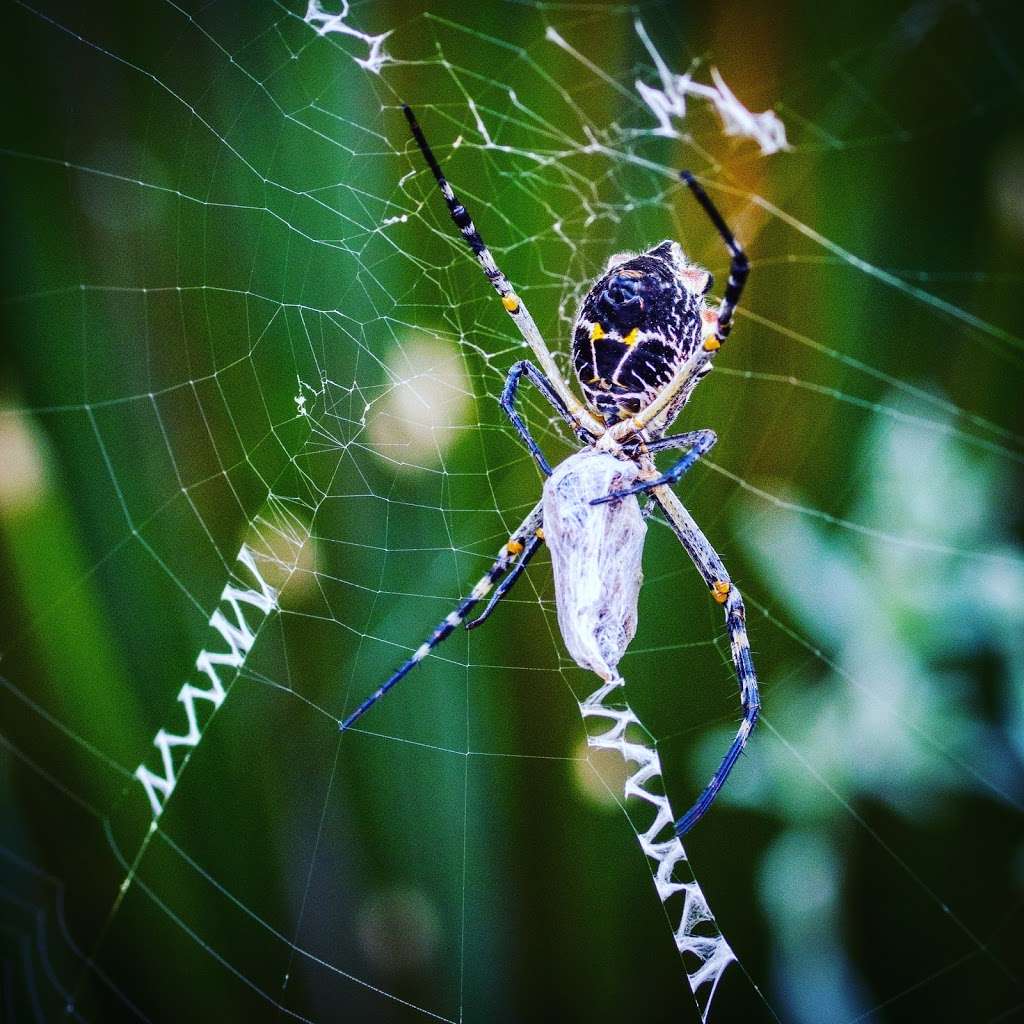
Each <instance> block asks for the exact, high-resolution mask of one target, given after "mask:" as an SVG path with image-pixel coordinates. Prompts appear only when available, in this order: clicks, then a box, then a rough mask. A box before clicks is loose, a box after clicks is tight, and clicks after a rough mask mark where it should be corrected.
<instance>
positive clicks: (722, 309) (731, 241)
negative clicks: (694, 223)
mask: <svg viewBox="0 0 1024 1024" xmlns="http://www.w3.org/2000/svg"><path fill="white" fill-rule="evenodd" d="M679 177H680V178H682V179H683V181H684V182H686V184H687V185H689V186H690V191H691V192H693V195H694V198H695V199H696V200H697V202H698V203H700V205H701V206H702V207H703V209H704V212H705V213H706V214H707V215H708V217H709V218H710V219H711V223H712V224H714V225H715V227H716V228H717V229H718V233H719V235H721V236H722V241H723V242H725V247H726V248H727V249H728V250H729V255H730V256H731V257H732V260H731V262H730V264H729V281H728V283H727V284H726V286H725V294H724V295H723V296H722V302H721V305H720V306H719V307H718V329H717V330H716V331H715V336H716V337H717V338H718V340H719V341H725V339H726V338H727V337H728V336H729V331H730V330H732V314H733V312H734V310H735V309H736V305H737V303H738V302H739V301H740V295H741V294H742V293H743V286H744V285H745V284H746V283H747V275H748V274H749V273H750V263H749V261H748V260H747V254H746V253H745V252H744V251H743V248H742V246H741V245H740V243H739V242H737V241H736V238H735V236H734V235H733V233H732V232H731V231H730V230H729V226H728V225H727V224H726V223H725V218H724V217H723V216H722V215H721V213H719V212H718V207H717V206H715V204H714V203H713V202H712V201H711V197H710V196H709V195H708V194H707V192H705V191H704V189H703V187H702V186H701V184H700V182H698V181H697V179H696V178H695V177H694V176H693V175H692V174H691V173H690V172H689V171H680V172H679Z"/></svg>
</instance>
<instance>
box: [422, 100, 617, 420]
mask: <svg viewBox="0 0 1024 1024" xmlns="http://www.w3.org/2000/svg"><path fill="white" fill-rule="evenodd" d="M402 112H403V113H404V114H405V119H406V120H407V121H408V122H409V128H410V130H411V131H412V136H413V138H414V139H415V140H416V145H417V146H419V148H420V152H421V153H422V154H423V159H424V160H425V161H426V162H427V166H428V167H429V168H430V171H431V173H432V174H433V175H434V179H435V180H436V181H437V185H438V188H440V190H441V195H442V196H444V201H445V203H446V204H447V205H448V212H449V213H450V214H451V218H452V220H453V221H454V222H455V226H456V227H457V228H458V229H459V231H460V232H461V233H462V237H463V238H464V239H465V240H466V244H467V245H468V246H469V248H470V250H471V251H472V253H473V255H474V256H475V257H476V261H477V263H479V264H480V269H481V270H483V272H484V275H485V276H486V277H487V280H488V281H490V282H491V284H492V285H493V287H494V290H495V291H496V292H497V293H498V295H499V297H500V298H501V304H502V306H503V307H504V308H505V312H506V313H508V315H509V316H510V317H511V318H512V322H513V323H514V324H515V325H516V327H517V328H518V330H519V333H520V334H521V335H522V336H523V340H524V341H525V342H526V343H527V344H528V345H529V346H530V348H531V349H532V350H533V354H534V355H535V356H536V357H537V362H539V363H540V368H541V370H542V371H543V375H544V376H545V377H546V378H547V381H548V384H549V387H550V388H551V389H552V390H553V391H554V392H555V394H556V395H557V396H558V397H559V398H560V399H561V401H562V404H563V405H564V406H565V408H566V409H567V410H568V411H569V413H570V414H571V415H572V416H573V417H574V419H575V420H576V421H577V424H580V425H582V426H584V427H586V428H587V429H588V430H589V431H590V433H592V434H600V433H601V432H602V425H601V423H600V422H599V421H598V420H596V419H595V418H594V416H593V415H592V414H591V413H590V411H589V410H588V409H587V408H586V407H585V406H584V405H583V404H582V402H580V400H579V399H578V398H577V397H576V396H575V395H574V394H573V393H572V391H571V390H570V388H569V385H568V384H567V383H566V381H565V378H564V377H563V376H562V372H561V370H559V369H558V365H557V364H556V363H555V360H554V358H553V357H552V355H551V351H550V350H549V349H548V347H547V345H546V344H545V342H544V338H543V336H542V335H541V333H540V328H538V327H537V324H536V322H535V321H534V319H533V317H532V316H531V315H530V311H529V310H528V309H527V308H526V303H525V302H523V300H522V299H521V298H520V297H519V296H518V295H516V293H515V291H514V290H513V288H512V285H511V283H510V282H509V279H508V278H507V277H506V276H505V275H504V273H502V271H501V269H500V268H499V267H498V265H497V263H495V261H494V257H493V256H492V255H491V251H490V249H488V248H487V245H486V243H485V242H484V240H483V238H482V237H481V236H480V232H479V231H478V230H477V227H476V225H475V224H474V223H473V219H472V218H471V217H470V215H469V212H468V211H467V210H466V207H465V206H463V205H462V203H461V202H460V201H459V198H458V196H456V195H455V192H454V191H453V190H452V187H451V185H450V184H449V183H448V179H447V178H446V177H445V176H444V173H443V172H442V170H441V165H440V164H439V163H438V162H437V157H436V156H434V151H433V150H432V149H431V148H430V144H429V143H428V142H427V139H426V136H425V135H424V134H423V129H422V128H421V127H420V125H419V122H418V121H417V120H416V115H415V114H414V113H413V112H412V109H411V108H410V107H409V105H408V104H404V103H403V104H402Z"/></svg>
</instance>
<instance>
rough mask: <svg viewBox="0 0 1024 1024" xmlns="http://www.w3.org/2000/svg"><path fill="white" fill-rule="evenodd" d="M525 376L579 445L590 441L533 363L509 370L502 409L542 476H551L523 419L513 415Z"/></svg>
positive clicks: (515, 366)
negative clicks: (579, 441)
mask: <svg viewBox="0 0 1024 1024" xmlns="http://www.w3.org/2000/svg"><path fill="white" fill-rule="evenodd" d="M524 373H525V374H526V376H527V377H529V378H530V380H531V381H532V382H533V383H534V385H535V386H536V388H537V390H538V391H539V392H540V393H541V394H542V395H543V396H544V397H545V398H546V399H547V400H548V401H549V402H550V403H551V405H552V407H553V408H554V409H555V411H556V412H557V413H558V414H559V416H561V417H562V419H563V420H565V422H566V423H568V424H569V426H570V428H572V430H573V432H574V433H575V434H576V435H577V436H578V437H579V438H580V440H581V441H587V440H589V437H588V436H587V435H586V434H585V433H584V431H583V428H581V427H580V425H579V423H578V422H577V421H576V420H575V419H573V416H572V414H571V413H570V412H569V410H568V409H567V408H566V407H565V403H564V402H563V401H562V400H561V398H559V397H558V394H557V393H556V392H555V389H554V387H552V384H551V381H549V380H548V379H547V377H545V376H544V374H543V373H541V372H540V370H538V369H537V367H536V366H534V365H533V363H531V362H529V361H528V360H526V359H523V360H521V361H520V362H518V363H515V364H514V365H513V366H512V369H510V370H509V371H508V377H507V378H506V379H505V389H504V391H502V393H501V407H502V409H504V410H505V414H506V415H507V416H508V418H509V419H510V420H511V421H512V426H513V427H515V429H516V433H517V434H518V435H519V436H520V437H521V438H522V439H523V444H525V445H526V447H527V448H528V449H529V452H530V454H531V455H532V456H533V457H534V458H535V459H536V460H537V465H538V466H540V468H541V470H542V471H543V473H544V475H545V476H551V466H550V465H549V464H548V460H547V459H545V458H544V453H543V452H542V451H541V450H540V445H538V444H537V442H536V441H535V440H534V439H533V435H532V434H531V433H530V429H529V427H527V425H526V424H525V423H524V422H523V418H522V417H521V416H520V415H519V413H518V412H517V411H516V407H515V402H516V393H517V392H518V390H519V384H520V381H521V380H522V378H523V374H524Z"/></svg>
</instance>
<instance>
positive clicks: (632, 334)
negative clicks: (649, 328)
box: [622, 327, 640, 346]
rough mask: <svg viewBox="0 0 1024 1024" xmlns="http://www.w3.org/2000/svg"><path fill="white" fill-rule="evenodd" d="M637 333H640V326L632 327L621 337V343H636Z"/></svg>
mask: <svg viewBox="0 0 1024 1024" xmlns="http://www.w3.org/2000/svg"><path fill="white" fill-rule="evenodd" d="M639 335H640V328H639V327H634V328H633V330H631V331H630V332H629V334H627V335H626V336H625V337H624V338H623V339H622V344H623V345H630V346H632V345H635V344H636V339H637V337H639Z"/></svg>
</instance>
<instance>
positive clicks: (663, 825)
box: [579, 676, 736, 1022]
mask: <svg viewBox="0 0 1024 1024" xmlns="http://www.w3.org/2000/svg"><path fill="white" fill-rule="evenodd" d="M624 685H625V680H624V679H623V678H622V677H621V676H618V677H616V678H615V679H610V680H608V681H607V682H605V683H603V684H602V685H601V686H600V687H599V688H598V689H597V690H595V691H594V692H593V693H592V694H591V695H590V696H589V697H587V698H586V699H585V700H582V701H580V702H579V709H580V714H581V715H582V716H583V720H584V723H586V722H587V720H588V719H601V720H604V721H607V722H608V723H610V725H609V728H608V729H607V730H605V731H604V732H602V733H598V734H596V735H594V734H591V733H590V731H589V729H588V734H587V745H588V746H590V747H593V748H595V749H598V750H615V751H618V753H619V754H621V755H622V758H623V759H624V760H625V761H626V762H627V763H632V764H635V765H636V766H637V767H636V771H635V772H633V774H632V775H630V777H629V778H628V779H627V780H626V784H625V790H624V793H625V796H626V798H627V799H628V798H629V797H637V798H638V799H640V800H644V801H646V802H647V803H648V804H650V805H651V807H652V808H653V809H654V811H655V815H654V819H653V820H652V822H651V824H650V825H649V827H648V828H647V830H646V831H644V832H639V831H638V832H637V839H639V841H640V848H641V849H642V850H643V851H644V853H645V854H646V855H647V857H649V858H650V859H651V860H652V861H653V862H654V864H655V865H656V866H655V867H654V869H653V870H652V877H653V879H654V886H655V888H656V889H657V891H658V896H659V897H660V899H661V902H662V903H663V904H666V905H667V904H668V902H669V900H670V899H672V897H674V896H676V895H677V894H680V893H681V894H682V899H683V906H682V912H681V915H680V921H679V926H678V928H676V929H675V931H674V937H675V942H676V949H678V950H679V955H680V957H682V960H683V965H684V967H685V969H686V979H687V981H688V982H689V985H690V991H691V992H692V993H693V998H694V1000H695V1001H696V1003H697V1009H698V1010H699V1011H700V1016H701V1020H702V1021H705V1022H706V1021H707V1019H708V1014H709V1013H710V1010H711V1001H712V999H713V997H714V994H715V990H716V988H717V987H718V982H719V980H720V979H721V977H722V974H723V972H724V971H725V969H726V967H728V966H729V964H731V963H732V962H733V961H734V960H735V959H736V955H735V954H734V953H733V951H732V949H731V948H730V946H729V943H728V942H726V940H725V936H724V935H722V932H721V929H720V928H719V927H718V922H717V921H716V920H715V917H714V914H712V912H711V908H710V907H709V906H708V901H707V899H706V897H705V896H704V893H703V891H702V890H701V887H700V884H699V883H698V882H697V880H696V878H694V876H693V872H692V870H690V867H689V860H688V858H687V856H686V850H685V849H684V848H683V844H682V841H681V840H680V839H679V837H678V836H677V835H676V834H675V831H674V827H673V823H674V822H675V815H674V814H673V813H672V807H671V805H670V804H669V800H668V797H667V796H665V795H664V794H663V793H656V792H652V791H651V790H650V789H647V788H645V787H646V786H647V785H648V784H650V783H652V782H657V781H660V780H661V778H662V776H661V759H660V758H659V757H658V752H657V751H656V750H655V749H654V748H653V747H650V746H647V745H646V744H644V743H641V742H637V741H636V740H635V739H627V737H626V732H627V730H628V729H629V727H630V726H636V727H637V729H638V730H643V731H644V732H645V733H646V730H645V729H644V727H643V723H642V722H641V721H640V719H639V718H638V717H637V716H636V714H635V712H634V711H633V709H632V708H631V707H630V706H629V705H628V704H626V703H625V701H621V702H620V703H619V704H618V705H616V706H611V705H608V704H605V703H604V702H605V699H606V698H607V697H608V696H609V694H611V693H613V692H614V691H615V690H617V689H618V688H619V687H621V686H624ZM659 837H663V838H659ZM684 866H685V874H686V876H687V878H686V880H680V878H679V877H677V876H679V875H682V874H683V873H684ZM698 929H699V931H698Z"/></svg>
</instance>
